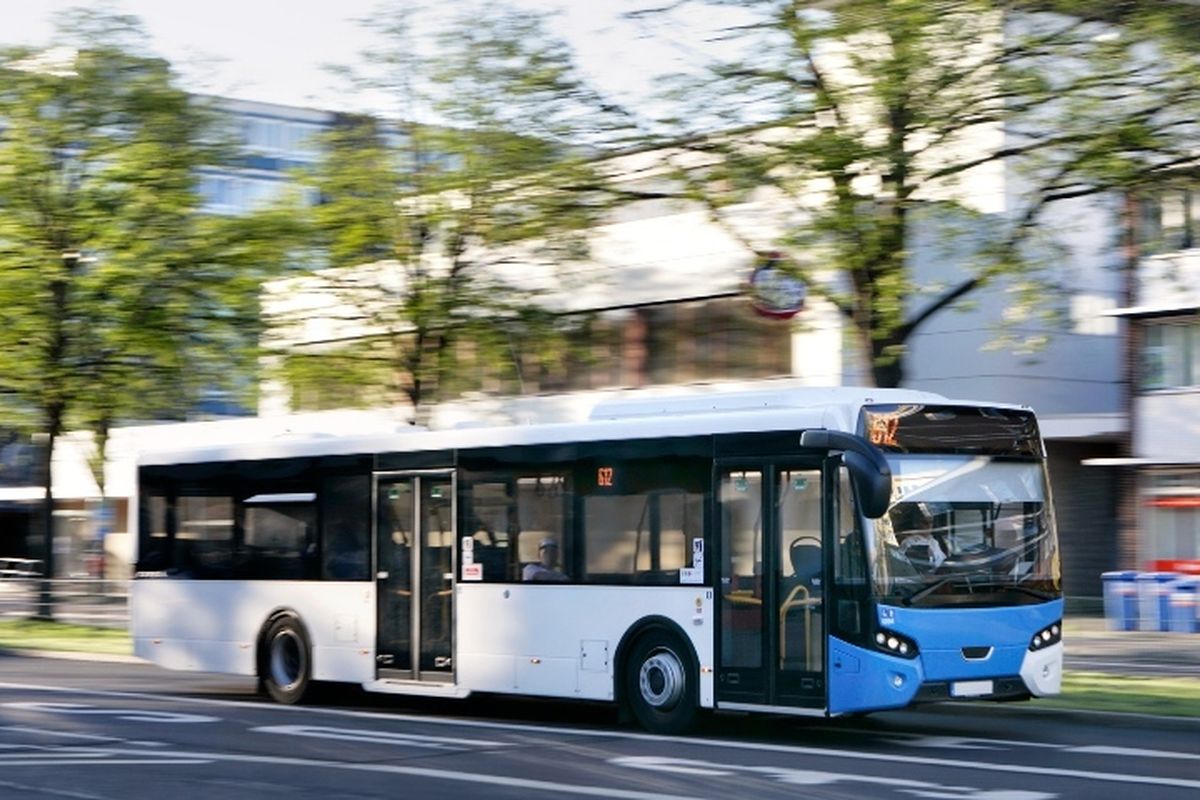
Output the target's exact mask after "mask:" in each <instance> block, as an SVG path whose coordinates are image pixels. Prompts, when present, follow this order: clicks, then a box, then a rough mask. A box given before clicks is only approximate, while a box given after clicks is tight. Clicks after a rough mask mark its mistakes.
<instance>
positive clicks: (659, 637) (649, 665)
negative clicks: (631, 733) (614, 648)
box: [625, 631, 698, 734]
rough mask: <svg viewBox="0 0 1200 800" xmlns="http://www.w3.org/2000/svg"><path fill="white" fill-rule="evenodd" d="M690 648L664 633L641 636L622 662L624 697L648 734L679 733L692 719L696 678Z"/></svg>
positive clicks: (693, 720) (694, 718)
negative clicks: (623, 664)
mask: <svg viewBox="0 0 1200 800" xmlns="http://www.w3.org/2000/svg"><path fill="white" fill-rule="evenodd" d="M689 656H690V649H689V648H688V646H687V644H685V643H684V642H682V641H681V640H680V639H679V637H678V636H676V635H674V634H671V633H668V632H666V631H653V632H649V633H645V634H643V635H642V636H640V637H639V638H638V640H637V641H636V642H635V643H634V645H633V649H632V650H630V653H629V658H628V659H627V660H626V662H625V697H626V701H627V702H628V704H629V707H630V710H631V711H633V716H634V717H635V718H636V719H637V721H638V722H639V723H640V724H641V726H642V727H643V728H645V729H646V730H648V731H650V732H651V733H661V734H676V733H682V732H683V731H685V730H687V729H688V728H690V727H691V726H692V723H694V722H695V720H696V705H697V703H696V696H697V684H698V678H697V676H696V668H695V667H694V666H693V660H692V659H691V658H690V657H689Z"/></svg>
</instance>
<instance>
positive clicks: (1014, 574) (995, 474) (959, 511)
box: [869, 455, 1062, 606]
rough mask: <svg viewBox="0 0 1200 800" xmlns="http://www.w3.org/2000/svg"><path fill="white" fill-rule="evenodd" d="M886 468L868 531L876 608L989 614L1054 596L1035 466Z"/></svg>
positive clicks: (952, 462) (966, 461) (897, 461)
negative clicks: (889, 478)
mask: <svg viewBox="0 0 1200 800" xmlns="http://www.w3.org/2000/svg"><path fill="white" fill-rule="evenodd" d="M888 460H889V462H890V464H891V467H892V472H893V480H894V484H893V486H894V488H893V494H892V498H893V503H892V506H891V508H890V509H889V511H888V513H887V514H886V515H884V516H883V517H881V518H880V519H878V520H872V521H870V522H869V524H870V525H871V526H872V529H873V532H874V535H873V536H872V537H869V539H870V549H871V552H870V560H871V574H872V580H873V583H874V587H875V592H876V595H877V597H878V599H879V601H880V602H882V603H885V604H890V605H903V606H950V605H955V606H961V605H978V606H995V605H1012V604H1021V603H1039V602H1044V601H1046V600H1052V599H1056V598H1058V597H1061V594H1062V589H1061V586H1062V581H1061V573H1060V567H1059V557H1058V555H1059V554H1058V542H1057V537H1056V534H1055V530H1054V522H1053V515H1052V514H1051V513H1050V510H1049V503H1048V500H1047V490H1046V478H1045V471H1044V466H1043V463H1042V462H1040V461H1025V460H1022V461H1015V460H998V459H994V458H992V457H989V456H960V455H953V456H949V455H940V456H937V455H906V456H899V455H891V456H890V457H889V459H888Z"/></svg>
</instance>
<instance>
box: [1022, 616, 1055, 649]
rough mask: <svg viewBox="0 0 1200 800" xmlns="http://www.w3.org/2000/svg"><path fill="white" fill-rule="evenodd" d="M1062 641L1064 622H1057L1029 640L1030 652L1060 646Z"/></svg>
mask: <svg viewBox="0 0 1200 800" xmlns="http://www.w3.org/2000/svg"><path fill="white" fill-rule="evenodd" d="M1061 641H1062V620H1059V621H1058V622H1055V623H1054V624H1053V625H1047V626H1046V627H1045V628H1042V629H1041V630H1040V631H1038V632H1037V633H1035V634H1034V635H1033V638H1032V639H1030V640H1029V650H1030V651H1031V652H1032V651H1034V650H1043V649H1045V648H1047V647H1049V646H1050V645H1053V644H1058V643H1059V642H1061Z"/></svg>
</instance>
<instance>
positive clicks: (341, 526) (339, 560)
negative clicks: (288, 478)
mask: <svg viewBox="0 0 1200 800" xmlns="http://www.w3.org/2000/svg"><path fill="white" fill-rule="evenodd" d="M371 499H372V498H371V478H370V476H369V475H349V476H338V477H329V478H326V479H325V480H324V481H323V482H322V484H321V514H320V517H321V534H320V537H319V538H320V551H321V577H322V578H324V579H325V580H340V581H362V580H367V579H368V578H370V572H371V562H370V559H371Z"/></svg>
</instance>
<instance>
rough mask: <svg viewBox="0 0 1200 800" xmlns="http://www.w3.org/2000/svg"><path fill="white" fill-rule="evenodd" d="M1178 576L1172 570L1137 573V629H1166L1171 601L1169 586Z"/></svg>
mask: <svg viewBox="0 0 1200 800" xmlns="http://www.w3.org/2000/svg"><path fill="white" fill-rule="evenodd" d="M1178 577H1179V576H1178V575H1176V574H1175V573H1174V572H1139V573H1138V576H1137V598H1138V630H1142V631H1165V630H1167V624H1168V620H1169V618H1170V601H1171V590H1170V588H1169V586H1170V585H1171V584H1172V583H1174V582H1175V580H1176V579H1177V578H1178Z"/></svg>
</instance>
